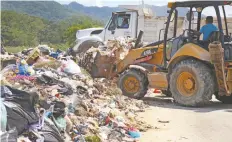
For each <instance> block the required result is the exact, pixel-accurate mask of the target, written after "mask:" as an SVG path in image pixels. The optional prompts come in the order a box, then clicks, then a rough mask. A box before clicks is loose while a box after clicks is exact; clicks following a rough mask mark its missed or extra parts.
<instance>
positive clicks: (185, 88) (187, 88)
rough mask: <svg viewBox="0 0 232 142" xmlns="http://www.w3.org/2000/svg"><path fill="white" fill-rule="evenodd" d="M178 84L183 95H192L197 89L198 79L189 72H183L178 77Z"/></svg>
mask: <svg viewBox="0 0 232 142" xmlns="http://www.w3.org/2000/svg"><path fill="white" fill-rule="evenodd" d="M176 85H177V89H178V91H179V92H180V93H181V95H183V96H192V95H193V94H194V93H195V91H196V79H195V77H194V75H193V74H191V73H189V72H182V73H181V74H180V75H179V76H178V78H177V82H176Z"/></svg>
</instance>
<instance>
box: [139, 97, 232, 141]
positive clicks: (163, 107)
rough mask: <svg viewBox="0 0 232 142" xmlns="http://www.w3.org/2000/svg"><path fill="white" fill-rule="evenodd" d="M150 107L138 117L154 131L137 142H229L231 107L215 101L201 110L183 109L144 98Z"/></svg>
mask: <svg viewBox="0 0 232 142" xmlns="http://www.w3.org/2000/svg"><path fill="white" fill-rule="evenodd" d="M144 100H145V101H148V103H149V105H150V106H151V107H150V108H149V109H148V110H147V111H145V112H142V113H140V114H139V117H140V118H142V120H145V121H146V122H147V123H148V124H150V125H152V126H153V127H154V129H152V130H149V131H147V132H145V133H143V134H142V137H141V139H140V140H141V142H219V141H220V142H231V141H232V134H231V131H232V121H231V120H232V105H228V104H222V103H220V102H219V101H217V100H216V99H215V98H213V99H212V102H211V103H210V104H209V105H208V106H207V107H204V108H187V107H181V106H178V105H177V104H175V103H173V101H172V99H171V98H168V97H165V96H162V95H157V94H156V95H154V94H152V96H151V95H149V97H145V98H144Z"/></svg>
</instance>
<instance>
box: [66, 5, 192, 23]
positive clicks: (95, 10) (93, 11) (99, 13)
mask: <svg viewBox="0 0 232 142" xmlns="http://www.w3.org/2000/svg"><path fill="white" fill-rule="evenodd" d="M64 6H65V7H67V8H69V9H72V10H73V11H78V12H81V13H85V14H87V15H90V16H93V17H96V18H98V19H100V20H103V21H104V22H106V21H107V20H108V19H109V18H110V16H111V14H112V12H115V11H120V10H123V9H122V8H119V7H106V6H104V7H96V6H90V7H88V6H84V5H81V4H79V3H77V2H71V3H70V4H68V5H64ZM146 7H149V8H151V9H152V11H153V13H155V15H156V16H167V10H168V8H167V6H154V5H146ZM187 11H188V9H187V8H179V11H178V12H179V15H180V16H181V17H184V16H185V14H186V13H187Z"/></svg>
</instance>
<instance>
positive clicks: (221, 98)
mask: <svg viewBox="0 0 232 142" xmlns="http://www.w3.org/2000/svg"><path fill="white" fill-rule="evenodd" d="M215 96H216V98H217V99H218V100H219V101H221V102H222V103H224V104H232V94H231V95H230V96H218V95H215Z"/></svg>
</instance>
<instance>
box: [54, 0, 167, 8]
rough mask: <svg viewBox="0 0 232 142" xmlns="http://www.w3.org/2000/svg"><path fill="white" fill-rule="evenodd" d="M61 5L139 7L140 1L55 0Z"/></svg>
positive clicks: (155, 0)
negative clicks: (76, 3)
mask: <svg viewBox="0 0 232 142" xmlns="http://www.w3.org/2000/svg"><path fill="white" fill-rule="evenodd" d="M55 1H57V2H59V3H61V4H69V3H70V2H72V1H75V2H78V3H80V4H83V5H85V6H99V7H102V6H109V7H117V6H118V5H139V4H142V0H55ZM167 2H168V0H144V3H145V4H149V5H159V6H160V5H166V4H167Z"/></svg>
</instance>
